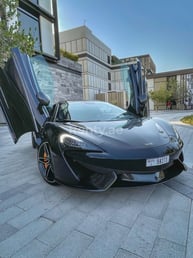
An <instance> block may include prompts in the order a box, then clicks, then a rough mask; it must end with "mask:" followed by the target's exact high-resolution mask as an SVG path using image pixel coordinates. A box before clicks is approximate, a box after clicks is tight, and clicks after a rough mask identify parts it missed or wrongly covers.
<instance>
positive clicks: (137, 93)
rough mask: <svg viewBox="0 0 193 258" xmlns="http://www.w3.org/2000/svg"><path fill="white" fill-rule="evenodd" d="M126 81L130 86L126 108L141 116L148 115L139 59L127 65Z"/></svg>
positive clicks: (145, 86)
mask: <svg viewBox="0 0 193 258" xmlns="http://www.w3.org/2000/svg"><path fill="white" fill-rule="evenodd" d="M128 81H129V87H130V101H129V106H128V110H129V111H131V112H134V113H135V114H137V115H139V116H141V117H143V116H148V115H149V105H148V104H149V101H148V93H147V85H146V81H145V77H144V75H143V73H142V67H141V63H140V61H137V62H136V63H135V64H130V65H129V70H128Z"/></svg>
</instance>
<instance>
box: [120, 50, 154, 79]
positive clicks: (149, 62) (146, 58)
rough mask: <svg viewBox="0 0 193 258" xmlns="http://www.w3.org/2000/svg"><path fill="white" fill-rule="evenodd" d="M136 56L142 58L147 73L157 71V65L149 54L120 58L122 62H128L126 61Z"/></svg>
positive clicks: (130, 60)
mask: <svg viewBox="0 0 193 258" xmlns="http://www.w3.org/2000/svg"><path fill="white" fill-rule="evenodd" d="M136 58H137V59H139V60H140V62H141V65H142V67H143V68H144V73H145V75H150V74H154V73H156V65H155V63H154V61H153V59H152V58H151V56H150V55H149V54H146V55H141V56H133V57H126V58H122V59H120V60H121V62H123V63H126V62H132V61H134V60H135V59H136Z"/></svg>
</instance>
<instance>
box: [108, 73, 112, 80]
mask: <svg viewBox="0 0 193 258" xmlns="http://www.w3.org/2000/svg"><path fill="white" fill-rule="evenodd" d="M108 80H109V81H110V80H111V73H110V72H108Z"/></svg>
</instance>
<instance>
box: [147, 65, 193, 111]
mask: <svg viewBox="0 0 193 258" xmlns="http://www.w3.org/2000/svg"><path fill="white" fill-rule="evenodd" d="M147 79H148V85H149V90H153V91H154V90H159V89H160V88H164V89H166V90H167V89H169V88H170V87H172V85H173V86H174V87H175V88H176V91H175V92H174V94H173V96H172V99H173V101H174V105H173V108H176V109H186V108H188V109H190V108H193V68H192V69H183V70H177V71H169V72H163V73H155V74H151V75H148V76H147ZM150 86H151V87H150ZM165 108H166V104H165V103H159V109H165ZM152 109H154V107H153V108H152Z"/></svg>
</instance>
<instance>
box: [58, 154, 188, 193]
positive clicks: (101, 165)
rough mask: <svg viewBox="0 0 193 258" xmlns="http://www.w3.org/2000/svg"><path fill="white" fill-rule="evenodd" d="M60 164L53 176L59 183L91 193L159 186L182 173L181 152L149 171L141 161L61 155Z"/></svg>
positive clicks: (183, 166)
mask: <svg viewBox="0 0 193 258" xmlns="http://www.w3.org/2000/svg"><path fill="white" fill-rule="evenodd" d="M61 162H64V164H63V165H61V166H60V169H59V170H58V169H57V171H59V174H57V175H56V178H57V179H58V180H59V181H60V182H62V183H64V184H67V185H70V186H75V187H79V188H83V189H87V190H91V191H105V190H107V189H108V188H110V187H111V186H137V185H147V184H156V183H161V182H164V181H167V180H168V179H170V178H173V177H175V176H177V175H179V174H180V173H181V172H182V171H183V170H186V167H185V165H184V164H183V152H182V151H181V150H179V151H178V152H176V153H175V154H174V155H172V156H170V162H169V163H168V164H164V165H161V166H157V167H151V168H147V167H145V166H144V164H145V161H144V160H131V161H129V160H112V161H111V160H107V159H106V160H105V159H104V160H101V159H99V160H96V159H94V160H92V159H91V160H90V159H89V160H87V159H85V160H84V159H83V158H81V157H80V156H79V159H78V158H75V157H74V158H72V156H68V157H67V158H66V157H65V156H63V159H62V160H61ZM62 167H63V168H64V167H65V171H64V169H62ZM55 171H56V170H55Z"/></svg>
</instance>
